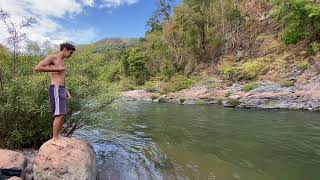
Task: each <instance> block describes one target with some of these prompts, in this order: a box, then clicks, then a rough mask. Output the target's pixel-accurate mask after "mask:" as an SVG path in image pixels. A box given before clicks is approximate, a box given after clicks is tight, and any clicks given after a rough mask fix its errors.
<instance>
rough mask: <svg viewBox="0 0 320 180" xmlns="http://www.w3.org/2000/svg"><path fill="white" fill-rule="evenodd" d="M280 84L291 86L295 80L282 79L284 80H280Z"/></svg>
mask: <svg viewBox="0 0 320 180" xmlns="http://www.w3.org/2000/svg"><path fill="white" fill-rule="evenodd" d="M280 85H281V86H282V87H291V86H294V82H292V81H289V80H282V81H280Z"/></svg>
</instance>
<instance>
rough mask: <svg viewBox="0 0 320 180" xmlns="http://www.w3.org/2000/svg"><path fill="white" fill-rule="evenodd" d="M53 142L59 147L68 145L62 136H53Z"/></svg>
mask: <svg viewBox="0 0 320 180" xmlns="http://www.w3.org/2000/svg"><path fill="white" fill-rule="evenodd" d="M51 144H53V145H56V146H59V147H67V144H66V143H65V142H64V141H63V140H62V138H52V141H51Z"/></svg>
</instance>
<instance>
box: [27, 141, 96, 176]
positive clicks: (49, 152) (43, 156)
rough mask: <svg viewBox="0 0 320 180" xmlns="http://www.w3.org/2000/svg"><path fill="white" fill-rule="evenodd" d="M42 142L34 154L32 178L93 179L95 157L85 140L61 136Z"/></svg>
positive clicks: (94, 174)
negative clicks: (57, 141) (54, 140)
mask: <svg viewBox="0 0 320 180" xmlns="http://www.w3.org/2000/svg"><path fill="white" fill-rule="evenodd" d="M59 144H60V145H59V146H57V145H55V144H53V143H52V140H49V141H47V142H46V143H44V144H43V145H42V146H41V147H40V150H39V152H38V154H37V156H36V159H35V163H34V167H33V171H34V179H68V180H95V179H96V176H97V173H96V157H95V152H94V150H93V148H92V147H91V146H90V144H89V143H88V142H87V141H85V140H79V139H71V138H61V139H60V140H59Z"/></svg>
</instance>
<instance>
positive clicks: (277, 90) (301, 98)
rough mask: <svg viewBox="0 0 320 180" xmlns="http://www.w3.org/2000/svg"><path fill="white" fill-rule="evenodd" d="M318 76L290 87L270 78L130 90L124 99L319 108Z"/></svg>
mask: <svg viewBox="0 0 320 180" xmlns="http://www.w3.org/2000/svg"><path fill="white" fill-rule="evenodd" d="M317 79H318V78H314V80H312V79H311V80H310V81H308V82H307V83H304V84H303V83H300V84H298V83H296V84H294V85H292V86H290V87H288V86H286V85H281V84H280V83H276V82H271V81H259V82H256V83H255V87H252V89H249V90H248V89H246V87H245V86H246V85H245V84H233V85H232V86H228V87H225V88H208V86H205V85H197V86H194V87H192V88H190V89H185V90H182V91H178V92H175V93H169V94H166V95H160V94H159V93H150V92H146V91H144V90H134V91H127V92H124V93H123V99H124V100H128V101H132V100H141V101H152V102H174V103H181V104H222V105H224V106H226V107H239V108H258V109H303V110H310V111H319V110H320V83H319V82H318V81H317Z"/></svg>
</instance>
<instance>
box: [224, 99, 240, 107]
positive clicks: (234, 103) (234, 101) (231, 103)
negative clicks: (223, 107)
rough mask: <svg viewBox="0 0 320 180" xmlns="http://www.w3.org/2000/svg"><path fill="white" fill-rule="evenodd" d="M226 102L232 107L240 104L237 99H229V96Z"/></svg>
mask: <svg viewBox="0 0 320 180" xmlns="http://www.w3.org/2000/svg"><path fill="white" fill-rule="evenodd" d="M227 104H228V105H230V106H232V107H236V106H239V105H240V101H239V100H238V99H231V98H229V99H228V100H227Z"/></svg>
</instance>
